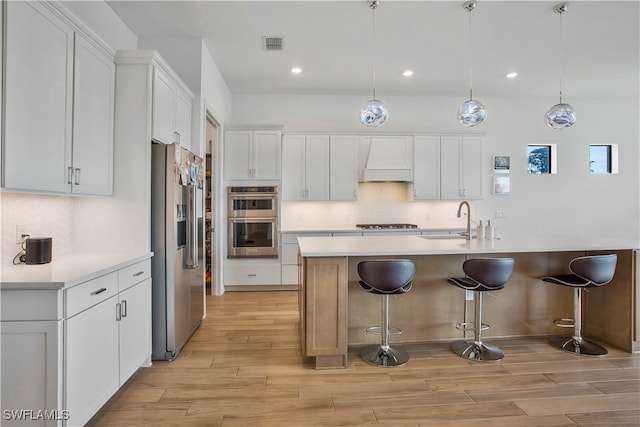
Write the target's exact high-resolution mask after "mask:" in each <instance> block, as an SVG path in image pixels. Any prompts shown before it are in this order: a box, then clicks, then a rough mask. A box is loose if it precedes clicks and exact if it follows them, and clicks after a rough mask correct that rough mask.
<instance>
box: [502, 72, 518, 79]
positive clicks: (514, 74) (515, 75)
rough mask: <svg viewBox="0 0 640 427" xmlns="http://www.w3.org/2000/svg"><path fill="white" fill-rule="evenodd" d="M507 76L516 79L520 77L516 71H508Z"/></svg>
mask: <svg viewBox="0 0 640 427" xmlns="http://www.w3.org/2000/svg"><path fill="white" fill-rule="evenodd" d="M505 77H506V78H508V79H515V78H516V77H518V73H516V72H515V71H512V72H510V73H507V74H506V75H505Z"/></svg>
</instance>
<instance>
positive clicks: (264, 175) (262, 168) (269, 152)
mask: <svg viewBox="0 0 640 427" xmlns="http://www.w3.org/2000/svg"><path fill="white" fill-rule="evenodd" d="M281 143H282V141H281V134H280V132H276V131H255V132H254V133H253V153H252V154H253V155H252V165H253V173H252V176H253V178H254V179H280V145H281Z"/></svg>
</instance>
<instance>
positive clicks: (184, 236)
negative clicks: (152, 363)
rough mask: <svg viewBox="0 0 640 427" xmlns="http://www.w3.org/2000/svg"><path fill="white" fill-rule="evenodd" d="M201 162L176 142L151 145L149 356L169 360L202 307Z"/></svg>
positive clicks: (195, 324)
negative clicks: (150, 326) (151, 326)
mask: <svg viewBox="0 0 640 427" xmlns="http://www.w3.org/2000/svg"><path fill="white" fill-rule="evenodd" d="M204 175H205V171H204V163H203V160H202V159H201V158H199V157H197V156H195V155H194V154H192V153H190V152H189V151H187V150H185V149H184V148H181V147H180V146H179V145H177V144H171V145H166V144H158V143H155V142H153V143H152V162H151V250H152V251H153V253H154V255H153V258H152V263H151V265H152V279H153V288H152V289H153V291H152V301H153V307H152V318H153V334H152V359H154V360H173V359H174V358H175V357H176V356H177V355H178V353H179V352H180V350H181V349H182V347H183V346H184V344H185V343H186V342H187V340H188V339H189V338H190V337H191V335H192V334H193V333H194V332H195V330H196V329H197V328H198V326H200V322H201V321H202V317H203V314H204V313H203V310H204V278H205V262H204V254H205V250H204V238H203V237H204V221H203V218H204V197H203V194H204Z"/></svg>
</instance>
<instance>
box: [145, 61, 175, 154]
mask: <svg viewBox="0 0 640 427" xmlns="http://www.w3.org/2000/svg"><path fill="white" fill-rule="evenodd" d="M176 90H177V86H176V84H175V82H174V81H173V80H171V78H170V77H169V76H167V75H166V74H165V73H163V72H162V70H160V69H158V68H157V67H155V68H154V75H153V120H152V122H153V124H152V128H151V138H153V139H155V140H156V141H158V142H162V143H164V144H172V143H173V142H175V140H176V135H175V133H174V132H175V122H174V120H175V116H176Z"/></svg>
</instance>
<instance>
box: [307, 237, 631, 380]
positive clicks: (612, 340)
mask: <svg viewBox="0 0 640 427" xmlns="http://www.w3.org/2000/svg"><path fill="white" fill-rule="evenodd" d="M298 245H299V248H300V264H299V267H300V269H299V273H300V278H299V289H300V295H299V299H300V300H299V303H300V304H299V308H300V322H301V324H300V331H301V342H302V350H303V353H304V354H305V355H306V356H309V357H314V358H315V363H316V368H337V367H345V366H346V364H347V347H348V346H349V345H363V344H368V343H373V342H377V340H378V337H376V336H372V335H368V334H366V332H365V328H366V327H368V326H372V325H377V324H379V323H380V298H379V296H376V295H372V294H368V293H366V292H364V291H363V290H362V289H361V288H360V286H359V284H358V274H357V264H358V263H359V262H360V261H363V260H367V259H384V258H406V259H411V260H413V261H414V262H415V264H416V276H415V278H414V281H413V283H414V286H413V288H412V289H411V291H410V292H409V293H407V294H404V295H401V296H394V297H392V299H391V306H390V323H391V324H392V325H393V326H397V327H400V328H402V329H404V334H403V335H401V336H400V337H401V338H398V337H397V336H394V337H392V340H394V341H403V342H419V341H436V340H440V341H448V340H450V341H453V340H455V339H460V338H461V337H462V336H463V335H462V334H463V333H462V332H460V331H458V330H456V329H455V324H456V323H458V322H461V321H469V320H471V319H472V317H473V309H472V301H470V300H468V298H466V294H465V292H464V291H463V290H461V289H459V288H457V287H455V286H452V285H450V284H448V282H447V279H448V278H449V277H453V276H464V273H463V271H462V263H463V262H464V260H465V259H467V258H472V257H512V258H514V259H515V262H516V264H515V269H514V273H513V276H512V278H511V280H510V281H509V282H508V283H507V285H506V287H505V288H504V289H503V290H500V291H497V292H491V293H490V294H489V295H490V297H489V298H485V301H484V304H485V307H484V312H485V316H484V317H485V320H486V321H487V322H488V323H489V324H490V325H491V329H489V330H487V331H485V332H484V333H483V336H484V337H485V338H488V339H491V338H498V337H519V336H522V337H526V336H544V335H559V334H565V333H566V331H565V330H559V328H557V327H556V326H554V324H553V321H554V319H558V318H561V317H568V316H570V315H571V314H572V313H573V311H572V310H573V292H572V289H570V288H566V287H563V286H556V285H551V284H549V283H545V282H543V281H542V280H541V279H542V277H544V276H547V275H552V274H558V273H565V272H568V264H569V261H570V260H571V259H573V258H575V257H577V256H583V255H590V254H601V253H616V254H617V255H618V264H617V268H616V274H615V277H614V279H613V281H612V282H611V283H609V284H607V285H606V286H604V287H602V288H591V289H590V290H589V292H588V293H586V295H585V298H584V299H585V310H584V322H585V325H584V328H583V332H584V335H585V336H589V337H592V338H595V339H596V340H599V341H602V342H603V343H604V344H605V346H606V345H609V346H615V347H618V348H620V349H623V350H625V351H629V352H632V351H634V350H638V336H637V331H638V329H639V327H638V326H639V325H638V320H637V316H636V307H637V306H638V303H637V298H638V296H637V295H638V292H637V288H636V287H637V277H638V271H637V269H638V264H640V263H639V262H638V261H639V251H638V248H639V244H638V242H636V241H626V240H618V239H611V240H608V241H604V240H598V241H597V242H596V241H588V240H583V239H579V238H566V237H565V238H562V239H560V238H554V239H549V238H541V237H539V238H535V237H534V238H528V239H508V240H475V239H474V240H464V239H460V238H458V239H456V238H432V237H430V236H393V235H385V236H362V237H359V236H344V237H300V238H298ZM492 297H493V298H492Z"/></svg>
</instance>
